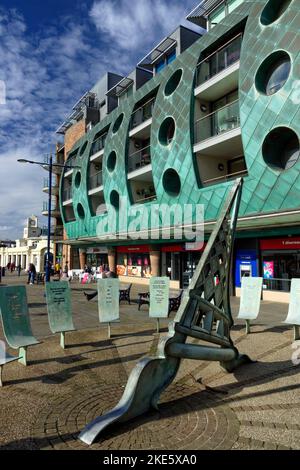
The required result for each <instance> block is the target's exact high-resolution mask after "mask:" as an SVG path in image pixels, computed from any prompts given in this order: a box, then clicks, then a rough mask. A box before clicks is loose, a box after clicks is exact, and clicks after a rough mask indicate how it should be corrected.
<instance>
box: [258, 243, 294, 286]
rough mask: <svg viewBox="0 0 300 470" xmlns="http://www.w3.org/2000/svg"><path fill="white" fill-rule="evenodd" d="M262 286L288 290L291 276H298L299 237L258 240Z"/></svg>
mask: <svg viewBox="0 0 300 470" xmlns="http://www.w3.org/2000/svg"><path fill="white" fill-rule="evenodd" d="M260 249H261V258H262V275H263V278H264V283H263V287H264V289H265V290H277V291H285V292H289V291H290V283H291V279H293V278H300V237H286V238H276V239H269V240H261V241H260Z"/></svg>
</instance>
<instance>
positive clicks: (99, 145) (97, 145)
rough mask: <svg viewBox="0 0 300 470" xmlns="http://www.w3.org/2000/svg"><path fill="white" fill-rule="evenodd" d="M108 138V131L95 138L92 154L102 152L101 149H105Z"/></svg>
mask: <svg viewBox="0 0 300 470" xmlns="http://www.w3.org/2000/svg"><path fill="white" fill-rule="evenodd" d="M106 138H107V132H106V133H105V134H103V135H101V136H100V137H98V139H96V140H94V142H93V143H92V145H91V151H90V156H92V155H95V153H98V152H100V150H103V149H104V147H105V142H106Z"/></svg>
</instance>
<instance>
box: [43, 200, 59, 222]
mask: <svg viewBox="0 0 300 470" xmlns="http://www.w3.org/2000/svg"><path fill="white" fill-rule="evenodd" d="M42 214H43V215H44V216H46V217H47V216H48V214H49V205H48V202H43V210H42ZM51 217H55V218H58V217H60V210H59V207H58V206H56V205H55V203H53V205H52V204H51Z"/></svg>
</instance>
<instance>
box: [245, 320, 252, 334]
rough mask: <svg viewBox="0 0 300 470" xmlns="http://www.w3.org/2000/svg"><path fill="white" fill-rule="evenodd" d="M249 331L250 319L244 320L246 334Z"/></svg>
mask: <svg viewBox="0 0 300 470" xmlns="http://www.w3.org/2000/svg"><path fill="white" fill-rule="evenodd" d="M250 333H251V328H250V320H246V335H249V334H250Z"/></svg>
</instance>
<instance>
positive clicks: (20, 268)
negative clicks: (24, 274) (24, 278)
mask: <svg viewBox="0 0 300 470" xmlns="http://www.w3.org/2000/svg"><path fill="white" fill-rule="evenodd" d="M21 271H22V267H21V265H20V264H18V266H17V272H18V276H19V277H20V276H21Z"/></svg>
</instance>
